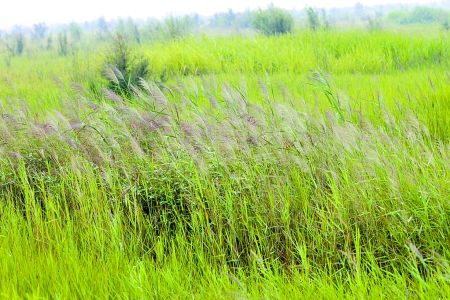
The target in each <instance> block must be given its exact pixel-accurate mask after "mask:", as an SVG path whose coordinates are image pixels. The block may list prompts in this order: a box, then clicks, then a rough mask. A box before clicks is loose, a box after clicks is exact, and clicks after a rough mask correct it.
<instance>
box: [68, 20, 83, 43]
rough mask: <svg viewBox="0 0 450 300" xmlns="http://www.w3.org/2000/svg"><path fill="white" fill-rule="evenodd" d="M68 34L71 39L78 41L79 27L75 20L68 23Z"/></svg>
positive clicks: (79, 38)
mask: <svg viewBox="0 0 450 300" xmlns="http://www.w3.org/2000/svg"><path fill="white" fill-rule="evenodd" d="M69 34H70V38H71V41H74V42H79V41H80V40H81V27H80V25H78V24H77V23H75V22H72V23H70V25H69Z"/></svg>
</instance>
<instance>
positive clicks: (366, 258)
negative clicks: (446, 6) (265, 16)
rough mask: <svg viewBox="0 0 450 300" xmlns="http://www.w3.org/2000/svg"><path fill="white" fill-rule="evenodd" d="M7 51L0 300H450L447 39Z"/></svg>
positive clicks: (346, 33)
mask: <svg viewBox="0 0 450 300" xmlns="http://www.w3.org/2000/svg"><path fill="white" fill-rule="evenodd" d="M131 48H132V50H133V53H134V55H136V56H142V57H145V58H146V59H147V60H148V65H149V67H148V76H147V77H146V78H142V79H139V80H137V81H136V82H135V83H133V84H132V85H129V86H128V90H127V93H121V92H120V90H119V91H118V90H114V89H113V88H111V84H112V86H114V83H119V81H120V76H121V74H119V73H118V72H117V69H115V68H114V66H110V67H111V68H110V69H105V65H104V61H105V59H107V53H108V51H110V47H109V46H108V45H107V44H102V43H98V44H95V45H94V44H89V45H88V46H86V47H80V49H77V50H76V51H74V52H73V53H72V54H70V55H66V56H58V55H57V54H56V53H53V52H52V51H46V50H39V49H33V50H32V51H31V50H30V51H28V52H26V53H24V54H23V55H22V56H18V57H12V58H11V57H6V55H4V56H5V57H3V60H2V61H0V296H1V297H2V298H27V299H40V298H58V299H66V298H80V299H88V298H100V299H104V298H127V299H144V298H156V299H185V298H186V299H187V298H192V297H194V298H210V299H222V298H225V299H303V298H312V299H317V298H323V299H344V298H357V299H380V298H387V299H393V298H405V299H444V298H446V297H448V295H450V248H449V245H450V174H449V172H450V143H449V142H450V72H449V70H450V36H449V33H448V32H442V31H438V30H434V31H432V32H429V33H426V34H415V33H414V32H402V33H398V32H397V33H396V32H387V31H376V32H366V31H362V30H360V31H357V30H343V31H337V30H336V31H323V32H322V31H320V32H299V33H296V34H292V35H285V36H276V37H261V36H226V37H206V36H200V37H188V38H182V39H179V40H175V41H165V42H157V43H153V44H151V45H150V44H149V45H147V44H143V45H134V46H133V45H132V46H131Z"/></svg>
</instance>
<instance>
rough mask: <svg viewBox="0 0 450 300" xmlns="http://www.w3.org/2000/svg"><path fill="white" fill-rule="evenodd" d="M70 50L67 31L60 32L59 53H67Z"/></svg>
mask: <svg viewBox="0 0 450 300" xmlns="http://www.w3.org/2000/svg"><path fill="white" fill-rule="evenodd" d="M68 52H69V42H68V40H67V33H66V32H65V31H63V32H60V33H58V53H59V55H63V56H65V55H67V54H68Z"/></svg>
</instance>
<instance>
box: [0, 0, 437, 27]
mask: <svg viewBox="0 0 450 300" xmlns="http://www.w3.org/2000/svg"><path fill="white" fill-rule="evenodd" d="M2 2H3V3H2ZM356 2H358V0H339V1H338V0H334V1H333V0H225V1H223V0H0V28H2V29H5V28H10V27H12V26H13V25H16V24H20V25H32V24H34V23H38V22H46V23H47V24H57V23H67V22H71V21H90V20H95V19H97V18H99V17H101V16H104V17H105V18H106V19H112V18H117V17H130V16H131V17H134V18H147V17H164V16H167V15H169V14H174V15H179V14H188V13H194V12H196V13H199V14H200V15H211V14H213V13H215V12H220V11H225V10H227V9H229V8H232V9H233V10H234V11H242V10H245V9H247V8H257V7H266V6H267V5H269V4H270V3H274V5H276V6H279V7H283V8H287V9H293V8H297V9H301V8H304V7H305V6H315V7H335V6H352V5H354V4H355V3H356ZM359 2H361V3H363V4H365V5H373V4H389V3H411V2H414V3H427V2H428V3H430V2H433V0H412V1H411V0H391V1H389V0H359Z"/></svg>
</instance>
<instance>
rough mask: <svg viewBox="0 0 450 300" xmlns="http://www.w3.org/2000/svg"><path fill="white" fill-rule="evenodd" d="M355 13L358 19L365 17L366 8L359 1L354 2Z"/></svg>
mask: <svg viewBox="0 0 450 300" xmlns="http://www.w3.org/2000/svg"><path fill="white" fill-rule="evenodd" d="M354 10H355V15H357V16H358V17H359V18H360V19H364V18H365V17H366V9H365V8H364V5H362V4H361V2H358V3H356V4H355V8H354Z"/></svg>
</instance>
